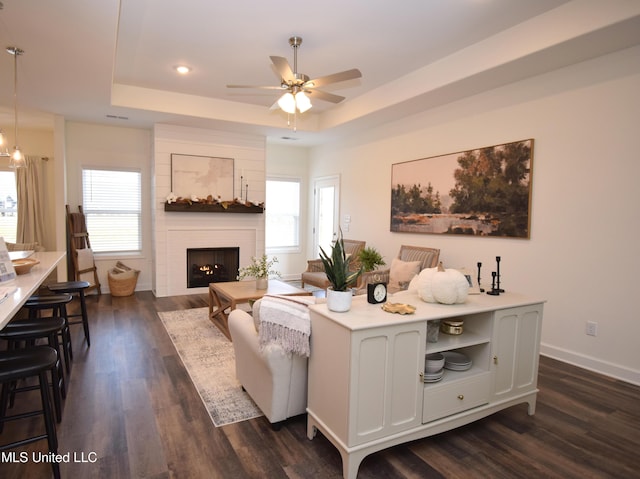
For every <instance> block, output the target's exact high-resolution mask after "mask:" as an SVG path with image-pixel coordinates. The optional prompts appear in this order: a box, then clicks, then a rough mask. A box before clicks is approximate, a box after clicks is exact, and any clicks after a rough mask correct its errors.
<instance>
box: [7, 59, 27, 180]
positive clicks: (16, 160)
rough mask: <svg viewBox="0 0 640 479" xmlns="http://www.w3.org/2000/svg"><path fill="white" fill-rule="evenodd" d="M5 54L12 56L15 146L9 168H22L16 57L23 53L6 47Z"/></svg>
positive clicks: (23, 163)
mask: <svg viewBox="0 0 640 479" xmlns="http://www.w3.org/2000/svg"><path fill="white" fill-rule="evenodd" d="M7 53H9V54H11V55H13V112H14V128H15V135H14V141H15V146H14V147H13V153H11V159H10V160H9V168H24V166H25V162H24V155H23V154H22V151H21V150H20V147H19V146H18V56H20V55H22V54H23V53H24V51H23V50H21V49H20V48H18V47H7Z"/></svg>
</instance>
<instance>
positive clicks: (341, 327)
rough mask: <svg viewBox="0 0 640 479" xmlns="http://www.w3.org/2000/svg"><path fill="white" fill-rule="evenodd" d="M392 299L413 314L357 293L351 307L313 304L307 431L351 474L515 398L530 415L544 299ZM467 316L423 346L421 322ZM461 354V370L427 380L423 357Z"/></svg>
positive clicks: (508, 296) (510, 296)
mask: <svg viewBox="0 0 640 479" xmlns="http://www.w3.org/2000/svg"><path fill="white" fill-rule="evenodd" d="M390 301H391V302H398V303H408V304H411V305H414V306H416V307H417V309H416V312H415V313H414V314H412V315H405V316H401V315H398V314H391V313H386V312H384V311H382V309H381V306H380V305H372V304H369V303H367V301H366V297H363V296H360V297H355V298H354V301H353V306H352V308H351V310H350V311H349V312H346V313H334V312H331V311H329V310H328V309H327V307H326V304H318V305H314V306H311V308H310V309H311V329H312V334H311V357H310V358H309V391H308V392H309V398H308V407H307V412H308V419H307V421H308V422H307V436H308V438H309V439H313V437H314V436H315V434H316V432H317V430H320V431H321V432H322V433H323V434H324V435H325V436H326V437H327V439H329V441H331V443H332V444H333V445H334V446H335V447H336V448H337V449H338V451H339V452H340V455H341V456H342V464H343V465H342V467H343V476H344V478H345V479H355V478H356V476H357V474H358V468H359V466H360V463H361V462H362V460H363V459H364V458H365V457H366V456H367V455H369V454H371V453H373V452H376V451H380V450H382V449H386V448H388V447H391V446H394V445H397V444H401V443H404V442H408V441H413V440H415V439H420V438H423V437H427V436H431V435H434V434H438V433H441V432H444V431H448V430H450V429H454V428H456V427H460V426H462V425H465V424H468V423H470V422H472V421H476V420H478V419H481V418H483V417H486V416H488V415H490V414H493V413H494V412H497V411H499V410H501V409H505V408H507V407H510V406H513V405H515V404H519V403H528V413H529V414H530V415H532V414H534V412H535V404H536V395H537V392H538V389H537V377H538V354H539V345H540V331H541V326H542V310H543V303H544V301H543V300H540V299H535V298H528V297H526V296H523V295H519V294H514V293H503V294H501V295H500V296H489V295H486V294H480V295H470V296H469V297H468V299H467V301H466V302H465V303H464V304H458V305H441V304H429V303H425V302H423V301H422V300H420V299H419V298H418V296H417V294H416V293H411V292H402V293H397V294H395V295H393V296H392V297H391V298H390ZM453 318H455V319H457V320H464V332H463V334H461V335H457V336H453V335H446V334H443V333H442V332H441V333H440V334H439V339H438V342H435V343H428V342H427V322H428V321H433V320H438V319H440V320H441V319H453ZM451 350H458V351H461V352H463V353H464V354H466V355H467V356H468V357H469V358H471V359H472V361H473V367H472V368H471V369H469V370H467V371H450V370H445V374H444V377H443V379H442V380H441V381H439V382H435V383H425V382H423V377H422V375H423V373H424V360H425V354H428V353H431V352H441V351H451Z"/></svg>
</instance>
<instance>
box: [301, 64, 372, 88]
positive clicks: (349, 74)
mask: <svg viewBox="0 0 640 479" xmlns="http://www.w3.org/2000/svg"><path fill="white" fill-rule="evenodd" d="M361 76H362V73H360V70H358V69H357V68H353V69H351V70H345V71H343V72H340V73H334V74H333V75H326V76H323V77H318V78H313V79H311V80H309V81H307V82H305V83H304V85H303V88H316V87H319V86H325V85H328V84H330V83H337V82H341V81H346V80H353V79H355V78H360V77H361Z"/></svg>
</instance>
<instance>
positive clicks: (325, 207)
mask: <svg viewBox="0 0 640 479" xmlns="http://www.w3.org/2000/svg"><path fill="white" fill-rule="evenodd" d="M313 192H314V225H313V251H314V254H315V256H314V257H318V256H319V254H320V247H322V249H323V250H324V251H325V252H327V254H329V251H330V249H331V246H332V245H333V242H334V241H335V239H336V238H337V236H338V227H339V224H340V217H339V212H338V208H339V205H340V177H339V176H328V177H324V178H317V179H315V180H314V183H313Z"/></svg>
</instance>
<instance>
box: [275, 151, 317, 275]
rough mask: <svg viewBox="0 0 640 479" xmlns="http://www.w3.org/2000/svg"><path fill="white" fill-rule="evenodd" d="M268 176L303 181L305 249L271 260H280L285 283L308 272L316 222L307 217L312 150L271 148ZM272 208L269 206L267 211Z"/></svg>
mask: <svg viewBox="0 0 640 479" xmlns="http://www.w3.org/2000/svg"><path fill="white" fill-rule="evenodd" d="M266 155H267V176H275V177H279V178H293V179H299V180H300V181H301V183H300V191H301V194H302V198H301V199H300V230H301V233H300V236H301V237H300V242H301V245H302V247H301V249H300V252H298V253H274V254H272V255H270V256H275V257H276V258H278V264H276V266H275V269H276V270H278V271H279V272H280V273H281V276H282V279H285V280H286V279H294V278H295V279H299V278H300V274H301V273H302V272H303V271H304V270H305V269H307V259H308V256H307V250H306V241H307V230H308V226H309V225H310V224H311V222H312V221H313V219H312V218H311V217H309V216H308V215H307V214H306V213H307V208H308V206H307V203H308V199H307V196H306V192H307V191H308V190H309V188H310V185H309V178H308V177H309V150H308V149H307V148H300V147H295V146H286V145H274V144H268V145H267V150H266ZM268 207H269V205H267V208H268Z"/></svg>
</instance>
